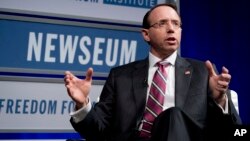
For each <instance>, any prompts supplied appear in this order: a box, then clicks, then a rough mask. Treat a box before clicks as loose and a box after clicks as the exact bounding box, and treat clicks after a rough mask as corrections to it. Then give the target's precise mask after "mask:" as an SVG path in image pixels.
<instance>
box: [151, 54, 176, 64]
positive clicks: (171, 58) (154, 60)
mask: <svg viewBox="0 0 250 141" xmlns="http://www.w3.org/2000/svg"><path fill="white" fill-rule="evenodd" d="M176 58H177V50H176V51H175V52H174V53H172V54H171V55H170V56H169V57H168V58H165V59H164V60H161V59H160V58H158V57H156V56H155V55H153V54H152V53H151V52H149V67H154V65H155V64H156V63H157V62H159V61H163V62H168V63H170V64H171V65H172V66H174V64H175V61H176Z"/></svg>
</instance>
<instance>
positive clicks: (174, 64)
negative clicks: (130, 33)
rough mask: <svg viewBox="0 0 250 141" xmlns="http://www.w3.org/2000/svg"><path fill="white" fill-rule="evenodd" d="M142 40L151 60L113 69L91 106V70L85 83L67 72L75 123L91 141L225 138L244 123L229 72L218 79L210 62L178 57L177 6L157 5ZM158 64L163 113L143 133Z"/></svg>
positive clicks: (147, 18) (146, 20) (149, 14)
mask: <svg viewBox="0 0 250 141" xmlns="http://www.w3.org/2000/svg"><path fill="white" fill-rule="evenodd" d="M142 35H143V38H144V40H145V41H146V42H148V44H149V45H150V52H149V56H148V57H147V58H146V59H144V60H140V61H136V62H133V63H130V64H127V65H124V66H119V67H116V68H113V69H111V71H110V74H109V76H108V79H107V81H106V83H105V85H104V87H103V90H102V93H101V95H100V101H99V102H98V103H97V104H95V105H94V106H93V107H92V106H91V102H90V101H89V98H88V95H89V91H90V88H91V82H92V74H93V69H92V68H89V69H88V70H87V73H86V78H85V79H84V80H81V79H79V78H77V77H75V76H74V75H73V74H72V73H70V72H69V71H67V72H65V85H66V88H67V91H68V94H69V96H70V97H71V98H72V99H73V100H74V101H75V103H76V111H75V112H74V113H73V114H72V118H71V123H72V125H73V127H74V128H75V130H76V131H77V132H79V133H80V134H81V135H82V136H83V137H84V138H86V139H87V140H93V141H98V140H100V141H133V140H135V141H147V140H150V139H151V140H153V141H158V140H168V141H178V140H180V141H188V140H192V141H193V140H203V139H204V138H207V137H209V139H216V138H217V137H218V136H221V137H225V136H224V135H225V134H224V133H223V130H224V129H226V127H230V126H231V125H233V124H240V123H241V120H240V118H239V116H238V114H237V112H236V110H235V108H234V105H233V103H232V100H231V97H230V91H229V90H228V86H229V82H230V79H231V75H230V74H229V72H228V70H227V69H226V68H225V67H223V68H222V72H221V73H220V74H217V73H216V71H215V69H214V67H213V65H212V64H211V63H210V62H209V61H207V62H205V63H204V62H201V61H198V60H194V59H186V58H182V57H180V56H179V55H178V54H177V49H178V48H179V46H180V40H181V19H180V16H179V15H178V12H177V10H176V7H175V6H174V5H171V4H161V5H157V6H155V7H153V8H152V9H151V10H150V11H149V12H147V13H146V15H145V16H144V19H143V29H142ZM158 62H164V63H165V64H168V65H167V67H166V66H164V70H165V71H166V72H167V75H166V90H164V91H165V92H164V96H165V97H164V102H163V105H162V109H163V111H162V112H161V113H160V114H159V115H158V114H157V115H156V118H155V119H154V120H153V121H152V124H153V125H150V128H147V129H144V127H143V122H145V113H146V111H147V108H146V107H147V106H146V105H147V101H148V100H149V95H150V93H151V92H150V90H149V89H150V87H151V84H152V81H153V77H154V74H155V72H156V71H157V68H158V67H157V66H156V65H155V64H157V63H158ZM164 85H165V84H164ZM150 124H151V123H150ZM143 132H145V133H146V136H143V135H142V134H143ZM215 135H216V136H215ZM213 137H215V138H213Z"/></svg>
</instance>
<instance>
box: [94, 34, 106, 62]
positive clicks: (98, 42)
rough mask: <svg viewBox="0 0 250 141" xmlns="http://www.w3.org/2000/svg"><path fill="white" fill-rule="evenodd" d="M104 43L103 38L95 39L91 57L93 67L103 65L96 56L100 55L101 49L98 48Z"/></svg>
mask: <svg viewBox="0 0 250 141" xmlns="http://www.w3.org/2000/svg"><path fill="white" fill-rule="evenodd" d="M104 42H105V39H104V38H98V37H97V38H96V39H95V46H94V56H93V64H94V65H103V61H102V60H99V58H98V56H99V55H100V54H102V51H103V50H102V49H101V48H100V44H103V43H104Z"/></svg>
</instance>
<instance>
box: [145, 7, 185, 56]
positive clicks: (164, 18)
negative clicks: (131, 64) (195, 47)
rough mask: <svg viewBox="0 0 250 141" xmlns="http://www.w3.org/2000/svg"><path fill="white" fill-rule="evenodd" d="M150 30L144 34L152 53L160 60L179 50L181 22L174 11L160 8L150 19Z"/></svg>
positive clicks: (146, 30)
mask: <svg viewBox="0 0 250 141" xmlns="http://www.w3.org/2000/svg"><path fill="white" fill-rule="evenodd" d="M148 21H149V25H151V27H150V28H149V29H143V30H142V34H143V37H144V39H145V40H146V41H148V42H149V43H150V45H151V49H150V51H151V52H152V53H153V54H154V55H156V56H158V57H159V58H162V59H163V58H166V57H168V56H170V55H171V54H172V53H173V52H174V51H176V50H177V49H178V47H179V46H180V41H181V27H180V25H181V20H180V17H179V15H178V14H177V13H176V11H175V10H174V9H172V8H171V7H168V6H160V7H157V8H156V9H154V10H153V11H152V12H151V14H150V15H149V17H148Z"/></svg>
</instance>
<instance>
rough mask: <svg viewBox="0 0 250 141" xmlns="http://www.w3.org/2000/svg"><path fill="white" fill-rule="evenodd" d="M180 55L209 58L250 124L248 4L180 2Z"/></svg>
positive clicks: (225, 0) (216, 0) (221, 0)
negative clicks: (226, 75) (223, 75)
mask: <svg viewBox="0 0 250 141" xmlns="http://www.w3.org/2000/svg"><path fill="white" fill-rule="evenodd" d="M180 14H181V17H182V22H183V26H182V45H181V54H182V56H184V57H192V58H196V59H200V60H204V61H205V60H207V59H209V60H210V61H212V62H213V63H215V64H216V66H217V69H218V71H219V72H221V67H222V66H225V67H227V68H228V69H229V72H230V74H231V75H232V80H231V83H230V88H231V89H232V90H235V91H236V92H237V93H238V98H239V110H240V116H241V118H242V120H243V123H244V124H250V110H249V108H250V101H249V100H250V95H249V89H248V87H249V80H250V76H249V74H248V73H249V65H250V63H249V60H250V59H249V47H250V46H249V41H250V35H249V34H250V27H249V26H250V1H248V0H237V1H235V0H180Z"/></svg>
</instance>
